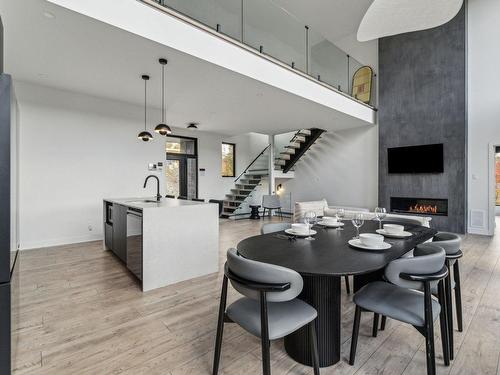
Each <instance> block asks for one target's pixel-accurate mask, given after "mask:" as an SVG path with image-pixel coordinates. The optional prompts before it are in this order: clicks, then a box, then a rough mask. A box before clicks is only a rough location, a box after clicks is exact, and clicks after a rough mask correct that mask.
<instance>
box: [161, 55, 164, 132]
mask: <svg viewBox="0 0 500 375" xmlns="http://www.w3.org/2000/svg"><path fill="white" fill-rule="evenodd" d="M161 122H162V124H165V65H163V64H162V66H161Z"/></svg>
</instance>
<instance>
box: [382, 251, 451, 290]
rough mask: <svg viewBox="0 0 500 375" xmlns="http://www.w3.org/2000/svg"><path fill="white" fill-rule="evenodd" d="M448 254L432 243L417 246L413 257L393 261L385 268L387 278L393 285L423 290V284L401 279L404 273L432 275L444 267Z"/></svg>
mask: <svg viewBox="0 0 500 375" xmlns="http://www.w3.org/2000/svg"><path fill="white" fill-rule="evenodd" d="M445 258H446V253H445V251H444V249H443V248H442V247H440V246H437V245H435V244H432V243H430V242H427V243H423V244H420V245H417V247H415V249H414V250H413V257H408V258H399V259H396V260H393V261H392V262H391V263H389V264H388V265H387V267H386V268H385V278H386V279H387V281H389V282H391V283H392V284H395V285H399V286H401V287H403V288H407V289H422V288H423V283H422V282H419V281H410V280H407V279H404V278H402V277H401V274H402V273H408V274H420V275H430V274H433V273H436V272H439V271H441V270H442V268H443V267H444V261H445Z"/></svg>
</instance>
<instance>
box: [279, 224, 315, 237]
mask: <svg viewBox="0 0 500 375" xmlns="http://www.w3.org/2000/svg"><path fill="white" fill-rule="evenodd" d="M312 226H313V224H312V223H311V224H310V223H293V224H292V227H291V228H289V229H285V233H286V234H288V235H291V236H295V237H306V239H307V238H309V237H311V236H314V235H315V234H317V233H318V232H316V231H315V230H314V229H312ZM311 238H312V237H311Z"/></svg>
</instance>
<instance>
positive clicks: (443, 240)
mask: <svg viewBox="0 0 500 375" xmlns="http://www.w3.org/2000/svg"><path fill="white" fill-rule="evenodd" d="M432 243H434V244H437V245H439V246H441V247H442V248H443V249H444V250H445V251H446V261H445V263H446V267H448V269H449V270H450V272H449V274H448V277H447V278H446V280H445V292H446V309H447V311H446V313H447V315H448V330H449V336H450V358H451V359H453V357H454V340H453V332H454V330H453V299H452V297H451V292H452V290H454V291H455V309H456V314H457V329H458V331H459V332H462V331H463V321H462V292H461V286H460V268H459V265H458V261H459V259H460V258H461V257H462V256H463V253H462V250H461V247H462V239H461V238H460V236H459V235H458V234H455V233H449V232H438V233H437V234H436V235H435V236H434V238H433V239H432ZM452 274H453V278H452ZM434 292H435V291H434Z"/></svg>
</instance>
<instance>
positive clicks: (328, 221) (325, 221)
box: [316, 216, 344, 228]
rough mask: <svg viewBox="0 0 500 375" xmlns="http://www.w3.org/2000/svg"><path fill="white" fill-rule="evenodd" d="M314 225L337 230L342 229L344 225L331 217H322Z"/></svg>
mask: <svg viewBox="0 0 500 375" xmlns="http://www.w3.org/2000/svg"><path fill="white" fill-rule="evenodd" d="M316 225H319V226H321V227H323V228H339V227H343V226H344V223H343V222H341V221H339V219H338V218H336V217H332V216H323V217H322V218H321V219H320V220H319V221H318V222H317V223H316Z"/></svg>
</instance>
